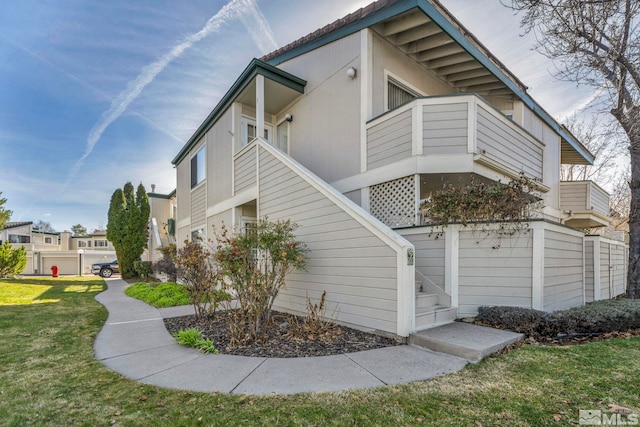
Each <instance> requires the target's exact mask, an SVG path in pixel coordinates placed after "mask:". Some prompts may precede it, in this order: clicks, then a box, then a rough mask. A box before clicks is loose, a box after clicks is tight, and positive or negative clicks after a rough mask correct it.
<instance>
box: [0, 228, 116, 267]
mask: <svg viewBox="0 0 640 427" xmlns="http://www.w3.org/2000/svg"><path fill="white" fill-rule="evenodd" d="M5 241H8V242H9V243H11V244H12V246H14V247H18V246H23V247H24V248H25V249H26V251H27V266H26V267H25V270H24V272H23V273H24V274H29V275H31V274H33V275H49V274H51V267H53V266H54V265H55V266H57V267H58V271H59V273H60V274H73V275H82V274H90V273H91V263H93V262H104V261H111V260H113V259H114V258H115V249H114V248H113V245H112V244H111V242H109V240H107V232H106V231H104V230H96V231H94V232H93V233H92V234H87V235H82V236H76V235H73V234H72V233H71V232H69V231H62V232H57V231H54V232H48V231H43V230H40V229H38V228H34V226H33V221H20V222H7V223H6V224H5V226H4V229H2V230H0V244H2V243H4V242H5Z"/></svg>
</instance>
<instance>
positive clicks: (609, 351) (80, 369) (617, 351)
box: [0, 278, 640, 426]
mask: <svg viewBox="0 0 640 427" xmlns="http://www.w3.org/2000/svg"><path fill="white" fill-rule="evenodd" d="M103 286H104V285H103V282H102V281H101V280H98V279H94V278H82V279H80V278H78V279H68V278H61V279H54V280H45V279H37V280H32V279H22V280H0V304H2V306H1V307H0V347H1V348H2V351H1V352H0V420H1V421H0V424H2V425H9V426H24V425H38V426H50V425H91V426H94V425H122V426H147V425H151V426H165V425H166V426H174V425H178V426H180V425H185V426H192V425H203V426H206V425H222V426H224V425H231V426H233V425H241V424H242V425H251V426H254V425H260V426H261V425H265V426H272V425H273V426H284V425H288V426H298V425H302V426H325V425H338V426H341V425H366V426H370V425H373V426H386V425H399V426H409V425H434V426H435V425H437V426H478V425H483V426H528V425H534V426H542V425H567V424H570V423H571V422H573V424H577V418H578V410H579V409H602V410H606V409H607V408H608V406H609V405H610V404H616V405H620V406H624V407H628V408H631V409H632V410H634V411H635V412H636V413H639V412H640V407H639V406H640V404H639V403H638V402H640V382H638V381H635V379H636V378H637V373H638V372H639V371H640V339H639V338H628V339H613V340H609V341H600V342H596V343H591V344H586V345H581V346H575V347H541V346H530V345H526V346H522V347H520V348H518V349H516V350H513V351H511V352H509V353H507V354H504V355H500V356H495V357H491V358H488V359H486V360H485V361H483V362H481V363H479V364H477V365H473V366H470V367H468V368H467V369H465V370H463V371H461V372H458V373H456V374H452V375H448V376H446V377H442V378H438V379H436V380H432V381H424V382H417V383H413V384H408V385H403V386H393V387H383V388H378V389H373V390H358V391H349V392H340V393H318V394H311V395H305V394H302V395H294V396H278V395H276V396H268V397H254V396H235V395H228V394H221V393H190V392H182V391H175V390H168V389H163V388H159V387H155V386H150V385H145V384H141V383H138V382H135V381H132V380H129V379H126V378H124V377H122V376H120V375H118V374H116V373H114V372H112V371H110V370H108V369H107V368H105V367H104V366H103V365H101V364H100V362H98V361H96V360H95V358H94V355H93V348H92V344H93V340H94V339H95V336H96V334H97V333H98V332H99V330H100V329H101V327H102V325H103V324H104V322H105V320H106V317H107V312H106V310H105V309H104V308H103V307H102V306H101V305H100V304H99V303H97V302H96V301H95V299H94V297H95V295H96V294H97V292H99V291H100V290H102V289H103ZM10 301H15V302H10ZM28 301H30V302H28ZM204 374H205V373H203V375H204ZM206 374H207V375H211V374H214V375H224V373H211V372H208V373H206Z"/></svg>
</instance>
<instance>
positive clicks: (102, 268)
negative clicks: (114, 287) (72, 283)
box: [91, 259, 120, 278]
mask: <svg viewBox="0 0 640 427" xmlns="http://www.w3.org/2000/svg"><path fill="white" fill-rule="evenodd" d="M91 272H92V273H93V274H97V275H100V276H102V277H105V278H106V277H111V276H112V275H113V273H120V268H119V267H118V260H117V259H114V260H113V261H110V262H98V263H95V264H91Z"/></svg>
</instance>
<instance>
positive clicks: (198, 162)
mask: <svg viewBox="0 0 640 427" xmlns="http://www.w3.org/2000/svg"><path fill="white" fill-rule="evenodd" d="M206 155H207V149H206V147H202V148H200V149H199V150H198V152H197V153H196V154H195V155H194V156H193V157H192V158H191V188H194V187H195V186H197V185H198V184H200V183H201V182H202V181H204V179H205V177H206V169H207V161H206Z"/></svg>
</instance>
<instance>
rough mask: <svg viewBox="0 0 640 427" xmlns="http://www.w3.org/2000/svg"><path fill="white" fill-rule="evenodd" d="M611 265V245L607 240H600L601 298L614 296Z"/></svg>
mask: <svg viewBox="0 0 640 427" xmlns="http://www.w3.org/2000/svg"><path fill="white" fill-rule="evenodd" d="M610 265H611V263H610V260H609V245H608V244H607V243H605V242H600V299H609V298H613V290H612V286H611V272H610V271H609V266H610Z"/></svg>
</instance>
